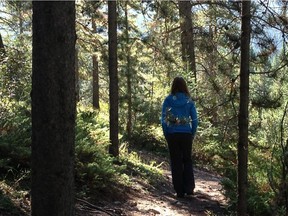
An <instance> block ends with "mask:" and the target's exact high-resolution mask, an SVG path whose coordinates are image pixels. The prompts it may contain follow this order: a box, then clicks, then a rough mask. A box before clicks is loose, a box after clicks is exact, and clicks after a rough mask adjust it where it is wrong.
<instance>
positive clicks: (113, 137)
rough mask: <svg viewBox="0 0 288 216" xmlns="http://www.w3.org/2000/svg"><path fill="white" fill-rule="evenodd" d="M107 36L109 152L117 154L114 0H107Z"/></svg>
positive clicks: (115, 18)
mask: <svg viewBox="0 0 288 216" xmlns="http://www.w3.org/2000/svg"><path fill="white" fill-rule="evenodd" d="M108 38H109V42H108V44H109V50H108V52H109V79H110V84H109V102H110V106H109V113H110V117H109V118H110V123H109V124H110V142H111V144H110V146H109V153H110V154H111V155H113V156H114V157H117V156H118V155H119V147H118V146H119V140H118V124H119V122H118V101H119V96H118V73H117V13H116V1H114V0H113V1H112V0H111V1H108Z"/></svg>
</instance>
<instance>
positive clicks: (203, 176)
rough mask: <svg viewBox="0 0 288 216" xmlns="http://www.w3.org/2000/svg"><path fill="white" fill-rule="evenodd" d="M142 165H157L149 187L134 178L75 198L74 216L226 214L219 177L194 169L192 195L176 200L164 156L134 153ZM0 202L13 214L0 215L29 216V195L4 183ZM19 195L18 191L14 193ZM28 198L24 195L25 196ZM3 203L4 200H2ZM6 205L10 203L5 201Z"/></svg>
mask: <svg viewBox="0 0 288 216" xmlns="http://www.w3.org/2000/svg"><path fill="white" fill-rule="evenodd" d="M137 153H138V154H139V156H140V157H141V159H142V160H143V161H144V162H147V163H149V162H151V161H156V163H157V164H159V165H160V164H161V167H160V168H161V169H162V171H163V176H164V177H163V178H161V180H160V181H159V180H157V181H156V183H153V184H149V183H147V181H146V180H145V179H142V178H141V177H139V176H137V175H136V176H134V177H133V179H132V183H131V186H129V187H126V188H125V187H124V188H118V189H117V192H115V193H114V192H113V191H112V192H109V191H103V193H102V192H101V193H98V195H95V194H94V196H93V197H92V196H91V197H86V196H84V197H85V199H84V198H83V196H82V198H77V200H76V216H96V215H101V216H107V215H113V216H152V215H156V216H158V215H159V216H178V215H179V216H186V215H187V216H188V215H189V216H192V215H197V216H204V215H206V216H209V215H210V216H212V215H217V216H220V215H227V212H226V207H227V199H226V198H225V196H224V195H223V193H222V192H223V191H222V186H221V184H220V182H221V176H218V175H216V174H214V173H212V172H210V171H206V170H203V169H199V168H195V169H194V172H195V173H194V174H195V183H196V188H195V190H194V195H192V196H189V197H184V198H177V197H176V195H175V192H174V189H173V186H172V183H171V182H172V179H171V178H172V177H171V173H170V167H169V163H168V159H167V157H163V156H162V157H161V156H156V155H155V154H151V153H149V152H147V151H138V152H137ZM0 189H1V190H0V192H1V193H0V200H2V203H3V199H4V193H3V192H5V197H6V196H8V197H9V199H10V200H11V202H12V201H13V203H14V205H15V207H16V206H17V207H18V209H13V211H11V210H9V211H7V209H5V208H3V207H4V206H0V216H16V215H17V216H20V215H21V216H27V215H30V199H29V194H26V195H25V194H23V198H21V199H15V198H13V196H12V194H13V193H15V192H13V189H12V188H10V187H8V186H7V185H6V184H4V182H2V183H1V184H0ZM18 193H19V192H18ZM27 195H28V196H27ZM5 200H6V199H5ZM9 202H10V201H9Z"/></svg>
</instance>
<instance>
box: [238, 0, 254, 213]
mask: <svg viewBox="0 0 288 216" xmlns="http://www.w3.org/2000/svg"><path fill="white" fill-rule="evenodd" d="M250 19H251V15H250V1H242V24H241V31H242V35H241V63H240V107H239V115H238V127H239V140H238V206H237V207H238V209H237V212H238V215H239V216H244V215H246V214H247V187H248V180H247V176H248V123H249V121H248V117H249V111H248V106H249V60H250V55H249V53H250V32H251V26H250V25H251V24H250Z"/></svg>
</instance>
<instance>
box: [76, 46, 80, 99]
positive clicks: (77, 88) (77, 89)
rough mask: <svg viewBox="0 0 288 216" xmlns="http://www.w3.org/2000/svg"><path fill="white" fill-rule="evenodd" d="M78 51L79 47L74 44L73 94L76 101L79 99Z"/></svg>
mask: <svg viewBox="0 0 288 216" xmlns="http://www.w3.org/2000/svg"><path fill="white" fill-rule="evenodd" d="M78 53H79V48H78V47H77V46H76V47H75V96H76V102H79V101H80V86H79V62H78Z"/></svg>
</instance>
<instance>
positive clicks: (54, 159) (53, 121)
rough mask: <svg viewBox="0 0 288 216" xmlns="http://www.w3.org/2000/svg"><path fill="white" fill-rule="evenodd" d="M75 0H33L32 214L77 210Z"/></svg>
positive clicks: (55, 214) (65, 212) (42, 215)
mask: <svg viewBox="0 0 288 216" xmlns="http://www.w3.org/2000/svg"><path fill="white" fill-rule="evenodd" d="M75 40H76V33H75V2H73V1H63V2H62V1H61V2H49V1H47V2H41V1H33V41H32V45H33V50H32V53H33V54H32V64H33V68H32V184H31V195H32V216H34V215H35V216H39V215H41V216H51V215H54V216H62V215H63V216H64V215H74V190H73V188H74V172H73V170H74V142H75V114H76V113H75V108H76V107H75Z"/></svg>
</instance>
